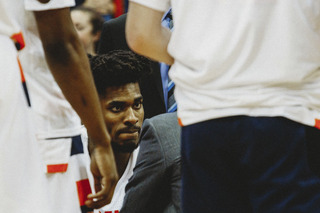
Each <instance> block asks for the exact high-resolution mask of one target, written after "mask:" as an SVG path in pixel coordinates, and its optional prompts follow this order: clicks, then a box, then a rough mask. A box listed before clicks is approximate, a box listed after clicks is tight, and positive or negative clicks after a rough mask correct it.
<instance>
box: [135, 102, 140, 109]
mask: <svg viewBox="0 0 320 213" xmlns="http://www.w3.org/2000/svg"><path fill="white" fill-rule="evenodd" d="M141 106H142V103H141V102H137V103H135V104H134V105H133V107H134V108H135V109H140V108H141Z"/></svg>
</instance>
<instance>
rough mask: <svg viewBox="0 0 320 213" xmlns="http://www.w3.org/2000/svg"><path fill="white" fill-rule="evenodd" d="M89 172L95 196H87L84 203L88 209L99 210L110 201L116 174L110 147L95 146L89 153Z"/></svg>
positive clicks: (116, 180)
mask: <svg viewBox="0 0 320 213" xmlns="http://www.w3.org/2000/svg"><path fill="white" fill-rule="evenodd" d="M90 167H91V172H92V174H93V178H94V188H95V192H96V194H89V195H88V200H87V201H86V202H85V204H86V206H88V207H89V208H94V209H96V208H101V207H103V206H105V205H107V204H109V203H110V202H111V200H112V196H113V192H114V189H115V187H116V184H117V182H118V173H117V169H116V165H115V161H114V156H113V152H112V149H111V146H107V147H101V146H96V147H94V148H93V150H92V152H91V165H90Z"/></svg>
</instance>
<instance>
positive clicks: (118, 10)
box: [113, 0, 124, 18]
mask: <svg viewBox="0 0 320 213" xmlns="http://www.w3.org/2000/svg"><path fill="white" fill-rule="evenodd" d="M113 2H114V5H115V11H114V17H115V18H117V17H118V16H121V15H122V14H123V13H124V2H123V0H114V1H113Z"/></svg>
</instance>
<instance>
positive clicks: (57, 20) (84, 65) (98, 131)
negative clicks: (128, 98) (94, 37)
mask: <svg viewBox="0 0 320 213" xmlns="http://www.w3.org/2000/svg"><path fill="white" fill-rule="evenodd" d="M39 1H40V2H41V1H43V2H48V0H39ZM34 14H35V18H36V22H37V26H38V30H39V34H40V38H41V40H42V44H43V48H44V51H45V56H46V61H47V63H48V65H49V68H50V70H51V72H52V74H53V76H54V78H55V80H56V82H57V83H58V85H59V86H60V88H61V90H62V92H63V94H64V96H65V97H66V99H67V100H68V101H69V102H70V104H71V105H72V107H73V108H74V109H75V111H76V112H77V113H78V115H79V116H80V118H81V120H82V122H83V124H84V125H85V126H86V128H87V131H88V134H89V136H90V138H91V142H92V143H93V144H94V146H93V147H94V148H93V152H92V153H91V170H92V173H93V176H94V180H95V190H96V194H95V195H89V196H88V198H89V200H87V201H86V205H87V206H88V207H91V208H100V207H102V206H104V205H106V204H108V203H110V202H111V199H112V196H113V192H114V189H115V186H116V183H117V181H118V174H117V170H116V166H115V162H114V156H113V152H112V148H111V145H110V136H109V133H108V132H107V129H106V126H105V124H104V121H103V117H102V111H101V108H100V104H99V99H98V95H97V91H96V89H95V86H94V82H93V78H92V75H91V72H90V66H89V63H88V58H87V55H86V53H85V51H84V49H83V47H82V45H81V43H80V41H79V38H78V36H77V33H76V31H75V30H74V27H73V23H72V21H71V18H70V11H69V9H68V8H63V9H56V10H47V11H35V12H34ZM102 185H103V188H102ZM93 198H96V200H95V201H93Z"/></svg>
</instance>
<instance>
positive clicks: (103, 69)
mask: <svg viewBox="0 0 320 213" xmlns="http://www.w3.org/2000/svg"><path fill="white" fill-rule="evenodd" d="M89 60H90V66H91V71H92V75H93V79H94V83H95V85H96V88H97V91H98V94H99V96H102V97H104V96H105V91H106V89H107V88H109V87H112V86H122V85H125V84H128V83H136V82H137V83H139V86H140V80H141V78H142V77H143V76H144V75H148V74H149V72H150V70H151V68H150V60H148V59H147V58H145V57H143V56H140V55H138V54H136V53H134V52H132V51H129V50H115V51H110V52H108V53H106V54H102V55H96V56H89Z"/></svg>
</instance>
